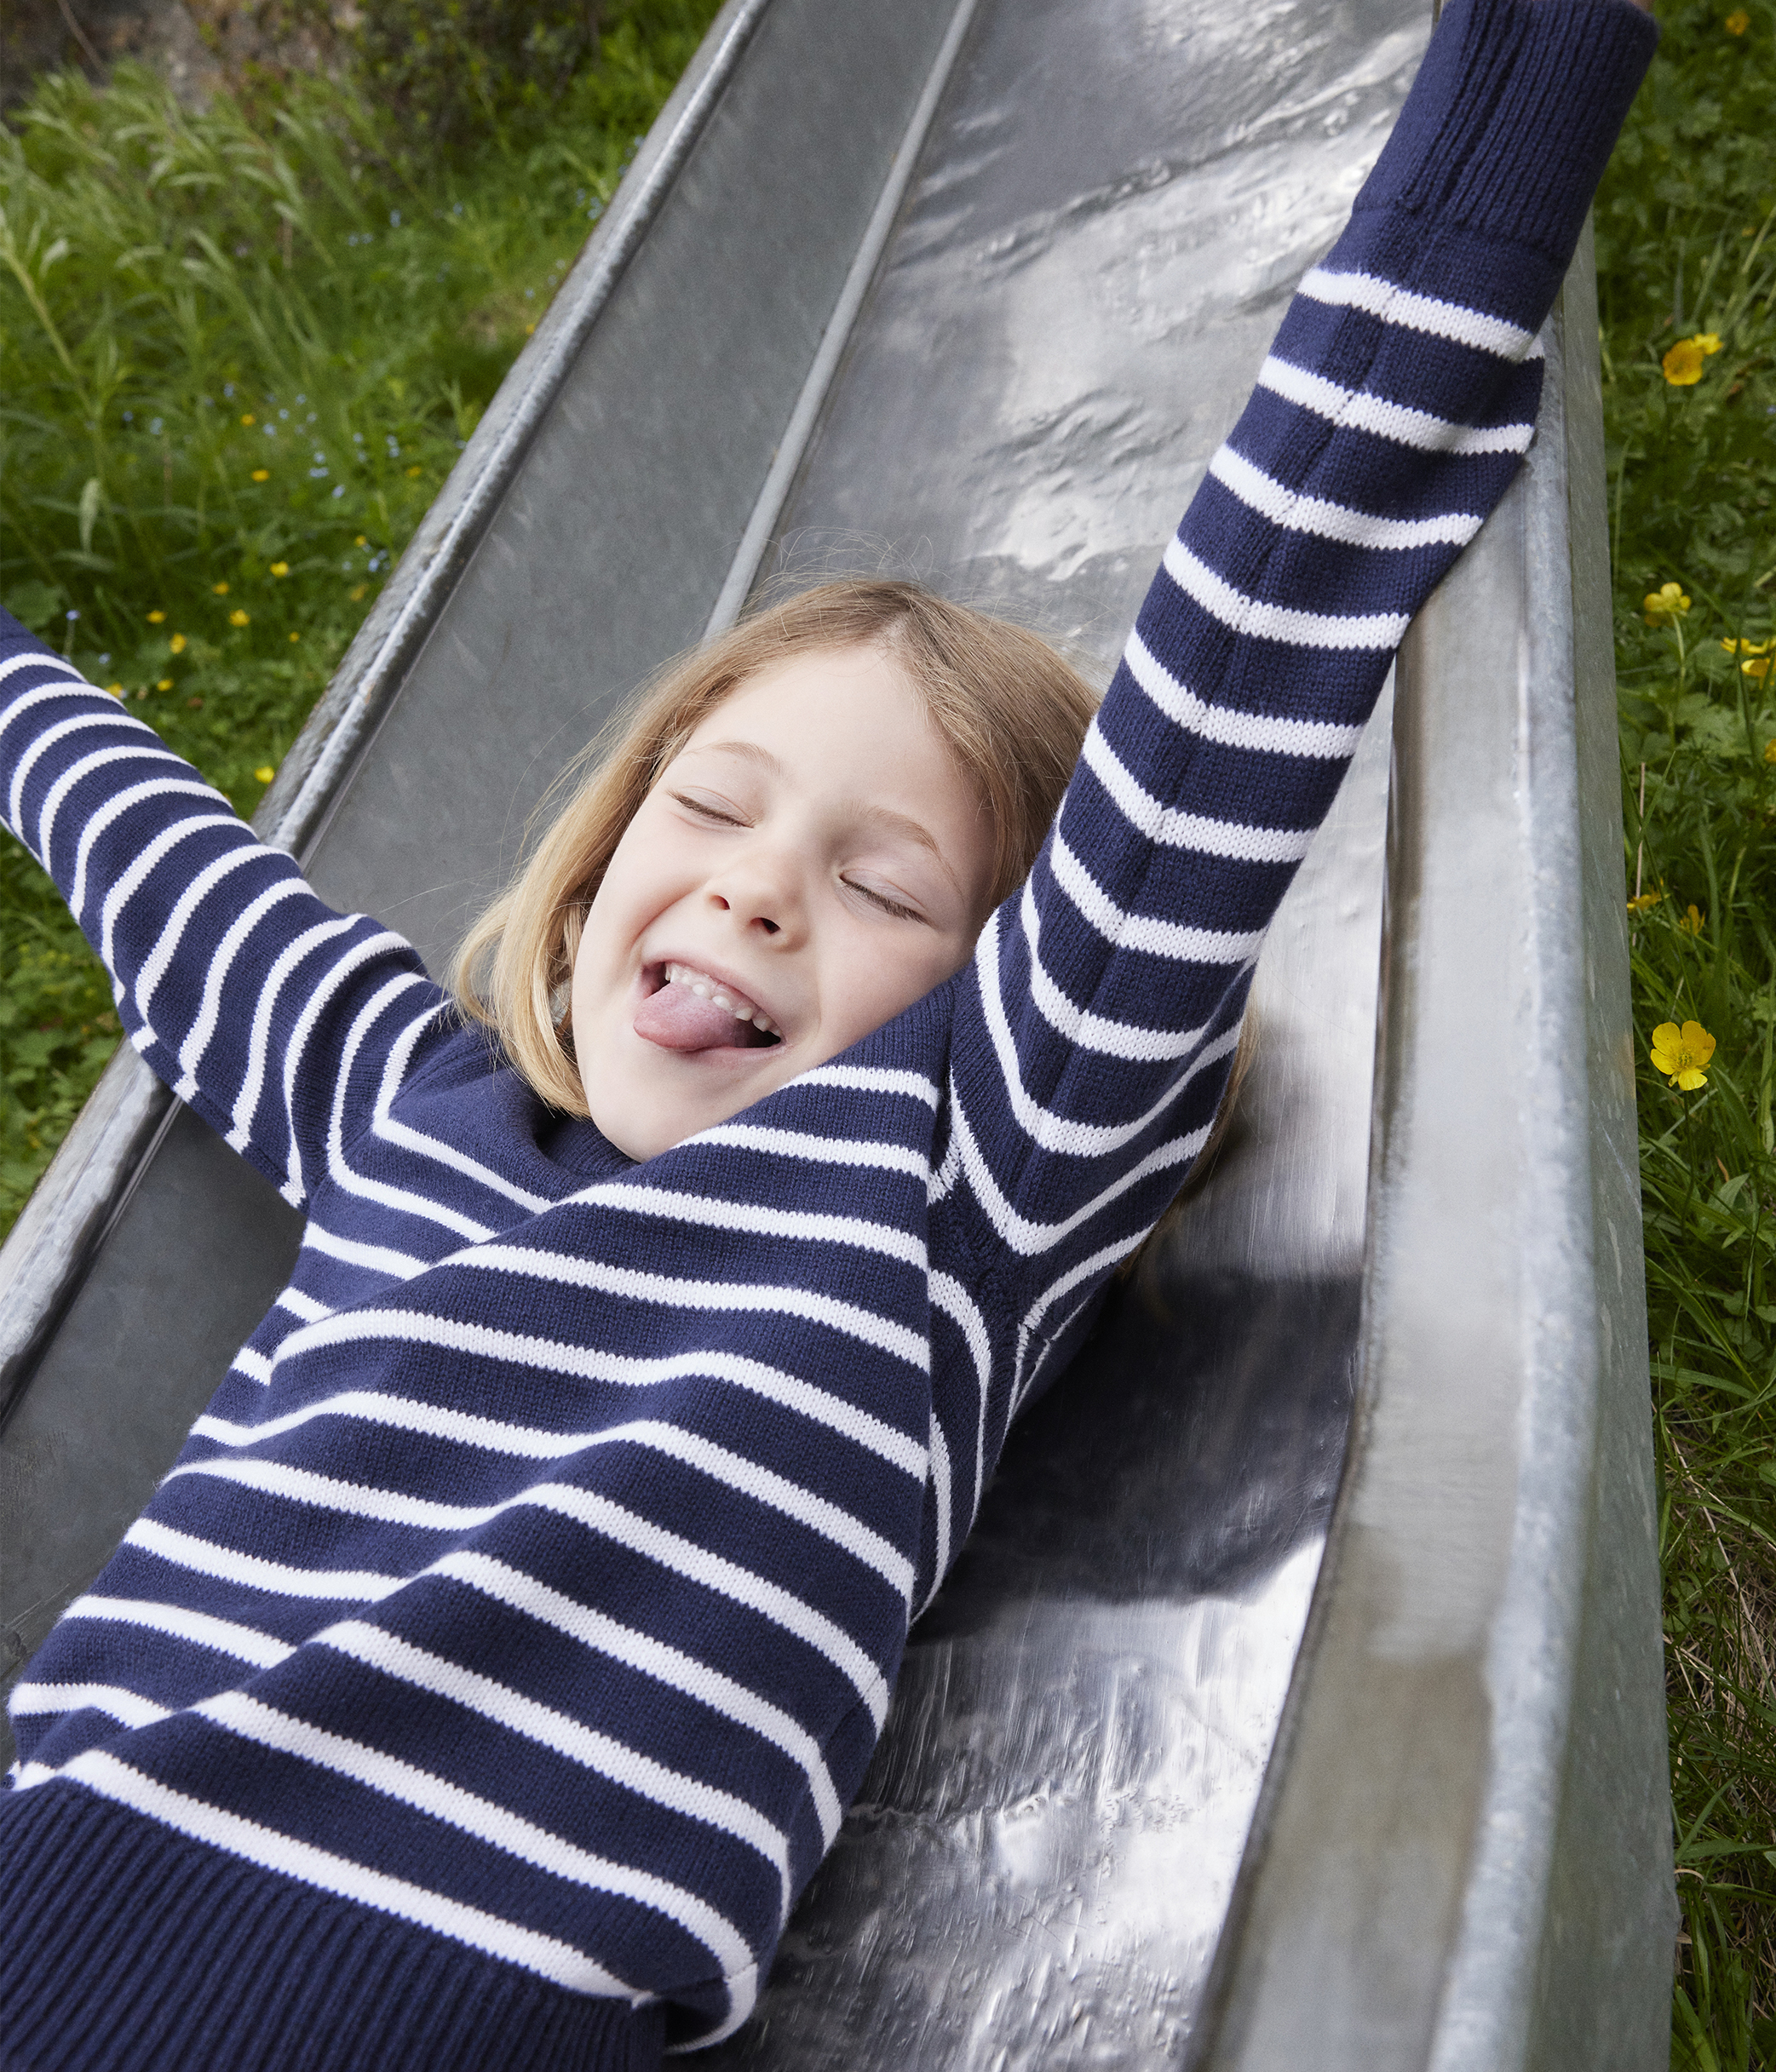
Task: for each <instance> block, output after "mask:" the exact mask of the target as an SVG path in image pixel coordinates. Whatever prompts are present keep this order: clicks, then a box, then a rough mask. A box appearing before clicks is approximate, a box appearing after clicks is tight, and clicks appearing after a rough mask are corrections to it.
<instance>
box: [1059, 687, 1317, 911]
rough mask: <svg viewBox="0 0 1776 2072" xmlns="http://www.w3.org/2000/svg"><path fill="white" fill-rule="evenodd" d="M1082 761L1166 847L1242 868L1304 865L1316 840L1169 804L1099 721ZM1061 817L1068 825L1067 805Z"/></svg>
mask: <svg viewBox="0 0 1776 2072" xmlns="http://www.w3.org/2000/svg"><path fill="white" fill-rule="evenodd" d="M1079 760H1081V761H1082V762H1083V764H1084V765H1085V766H1086V767H1087V769H1089V771H1090V772H1091V773H1092V775H1093V776H1094V777H1095V778H1097V780H1098V782H1099V783H1101V785H1102V786H1103V787H1104V789H1105V790H1106V791H1107V792H1108V793H1109V795H1110V796H1111V797H1112V799H1113V800H1114V801H1116V804H1117V806H1118V810H1119V811H1120V812H1121V813H1122V816H1123V818H1124V819H1125V820H1126V821H1128V822H1129V825H1130V826H1131V827H1132V828H1133V829H1135V833H1136V834H1137V835H1141V837H1142V839H1143V840H1144V841H1151V842H1157V843H1158V844H1159V845H1160V846H1161V847H1164V848H1168V849H1191V850H1194V851H1195V852H1196V853H1197V854H1198V855H1199V856H1225V857H1229V858H1232V859H1233V861H1234V862H1235V863H1239V864H1298V863H1299V862H1300V861H1301V859H1302V857H1304V856H1305V855H1306V854H1307V853H1308V844H1309V843H1310V842H1311V841H1313V829H1312V828H1267V827H1248V826H1246V825H1244V824H1243V823H1242V822H1240V821H1238V820H1210V819H1209V818H1206V817H1205V816H1204V815H1203V814H1201V813H1187V812H1184V811H1183V810H1182V809H1181V807H1179V806H1168V805H1166V804H1165V802H1164V801H1163V800H1161V799H1156V798H1155V797H1154V796H1153V795H1152V792H1150V791H1148V790H1147V789H1146V787H1145V786H1144V785H1142V784H1141V783H1140V781H1139V780H1138V779H1137V778H1135V776H1134V775H1133V774H1132V773H1131V772H1129V770H1128V769H1127V768H1126V767H1125V766H1124V764H1123V763H1122V761H1121V760H1119V759H1118V755H1117V753H1116V750H1115V749H1112V747H1111V745H1110V743H1108V742H1107V741H1106V739H1105V738H1104V736H1103V734H1102V733H1101V732H1100V730H1099V727H1098V723H1097V721H1096V720H1093V721H1092V723H1091V725H1090V726H1089V727H1088V728H1087V729H1086V733H1085V745H1084V747H1083V749H1081V750H1080V752H1079ZM1060 817H1061V820H1062V822H1065V820H1066V802H1065V801H1063V802H1062V806H1061V816H1060ZM1195 933H1200V931H1196V932H1195Z"/></svg>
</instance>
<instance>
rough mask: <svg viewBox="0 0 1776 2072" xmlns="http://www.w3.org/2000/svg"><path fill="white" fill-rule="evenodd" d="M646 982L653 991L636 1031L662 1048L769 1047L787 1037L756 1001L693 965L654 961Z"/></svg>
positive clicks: (641, 1010)
mask: <svg viewBox="0 0 1776 2072" xmlns="http://www.w3.org/2000/svg"><path fill="white" fill-rule="evenodd" d="M643 982H644V984H647V985H648V986H649V987H650V989H651V990H649V992H648V995H647V998H646V999H645V1000H644V1001H643V1002H641V1006H640V1007H639V1008H637V1010H636V1012H635V1034H636V1035H637V1036H641V1037H644V1038H645V1039H646V1040H647V1042H650V1043H658V1045H659V1047H661V1049H663V1050H678V1051H698V1050H764V1049H767V1048H768V1047H770V1046H772V1045H773V1044H777V1043H781V1042H782V1041H783V1032H782V1030H779V1027H778V1026H777V1025H776V1023H775V1022H773V1020H772V1019H771V1018H770V1016H769V1015H768V1014H767V1013H765V1011H764V1009H763V1008H762V1007H760V1006H759V1005H758V1003H757V1002H756V1001H752V1000H749V999H748V998H747V997H746V996H745V995H744V993H742V992H739V991H737V990H735V988H734V987H733V986H731V985H728V984H724V983H723V982H722V981H721V979H712V978H710V975H709V973H707V972H703V971H698V969H697V968H696V967H694V966H693V965H690V964H670V963H669V964H657V965H654V966H653V967H652V968H651V969H650V970H648V971H647V973H644V975H643Z"/></svg>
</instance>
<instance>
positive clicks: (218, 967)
mask: <svg viewBox="0 0 1776 2072" xmlns="http://www.w3.org/2000/svg"><path fill="white" fill-rule="evenodd" d="M303 897H309V898H312V897H313V895H312V894H311V893H309V891H308V887H307V886H306V885H305V884H304V883H303V882H302V879H301V878H299V877H297V876H296V875H295V872H294V866H291V875H290V876H289V877H287V878H285V879H283V880H281V881H279V883H277V884H275V885H268V886H267V887H266V889H265V890H264V891H263V892H262V893H259V894H258V896H257V897H256V898H255V899H254V900H253V901H252V903H251V904H250V905H248V906H244V907H243V908H242V909H241V910H240V912H239V914H238V915H236V916H235V917H234V919H233V921H230V922H229V924H228V932H227V934H226V935H224V936H223V938H222V939H221V942H219V943H218V944H216V950H215V951H214V953H213V954H212V956H211V957H210V969H209V971H208V972H207V973H205V974H204V997H203V999H202V1001H201V1002H199V1003H198V1016H197V1019H196V1020H195V1021H194V1022H193V1024H192V1025H191V1027H190V1028H189V1029H188V1030H187V1031H186V1032H185V1038H184V1041H183V1042H181V1044H180V1046H179V1072H180V1078H179V1083H178V1085H177V1086H176V1087H175V1088H173V1091H174V1093H176V1094H177V1095H178V1097H179V1099H181V1100H182V1101H188V1100H189V1099H191V1098H192V1096H193V1094H194V1093H196V1092H197V1090H198V1078H197V1072H198V1065H200V1064H201V1063H202V1062H203V1059H204V1053H205V1052H206V1051H207V1050H208V1049H209V1048H210V1037H211V1036H214V1035H215V1034H216V1024H217V1022H218V1021H219V1020H220V1019H221V1000H222V988H223V986H224V985H226V984H227V980H228V973H229V972H230V971H231V970H232V969H233V964H234V960H235V957H236V956H238V955H239V950H240V946H241V944H243V943H244V942H245V940H246V938H248V936H250V934H251V933H252V932H253V930H254V929H255V928H256V927H258V925H259V923H260V922H261V921H262V920H263V919H264V917H265V915H267V914H268V913H269V912H270V911H271V910H272V908H273V907H274V906H278V905H279V904H282V903H283V901H285V899H295V898H303Z"/></svg>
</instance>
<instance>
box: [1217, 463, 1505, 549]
mask: <svg viewBox="0 0 1776 2072" xmlns="http://www.w3.org/2000/svg"><path fill="white" fill-rule="evenodd" d="M1209 472H1210V474H1211V475H1213V476H1214V477H1215V479H1216V481H1217V482H1220V483H1222V484H1224V485H1226V487H1227V488H1228V489H1230V490H1232V491H1233V494H1234V495H1235V496H1237V497H1239V501H1240V502H1242V503H1243V504H1244V505H1245V507H1246V508H1247V509H1248V510H1251V511H1256V513H1257V514H1258V515H1259V516H1260V517H1261V518H1267V519H1269V520H1270V522H1271V523H1272V524H1273V525H1280V526H1281V527H1282V528H1283V530H1284V531H1285V532H1308V533H1311V534H1313V537H1315V538H1316V539H1322V540H1336V541H1337V542H1338V543H1339V544H1340V545H1341V546H1343V547H1371V548H1377V549H1380V550H1382V551H1384V552H1404V551H1405V550H1407V549H1410V548H1417V547H1465V546H1466V545H1467V544H1468V542H1469V540H1471V539H1472V538H1473V537H1474V534H1475V533H1476V532H1478V531H1480V526H1481V525H1482V523H1483V522H1484V521H1483V520H1482V519H1480V517H1479V516H1478V515H1477V514H1474V513H1473V512H1470V511H1447V512H1444V513H1442V514H1440V515H1439V516H1438V517H1435V518H1374V517H1371V515H1370V514H1369V513H1368V512H1367V511H1354V510H1352V509H1351V508H1350V507H1349V506H1348V504H1342V503H1329V502H1325V500H1324V499H1323V498H1321V497H1319V496H1303V495H1302V493H1301V491H1298V490H1292V489H1290V488H1288V487H1287V486H1286V485H1285V484H1283V483H1281V482H1279V481H1278V480H1277V479H1275V477H1274V476H1272V475H1267V474H1265V472H1264V470H1263V469H1262V468H1255V467H1254V466H1253V465H1252V463H1251V462H1250V461H1249V460H1247V459H1246V457H1245V456H1244V454H1240V453H1236V452H1234V451H1233V448H1232V447H1231V446H1223V447H1222V448H1221V451H1220V452H1219V453H1217V454H1216V456H1215V458H1214V459H1213V460H1212V461H1210V463H1209Z"/></svg>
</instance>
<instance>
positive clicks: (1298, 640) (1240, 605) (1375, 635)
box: [1164, 537, 1412, 654]
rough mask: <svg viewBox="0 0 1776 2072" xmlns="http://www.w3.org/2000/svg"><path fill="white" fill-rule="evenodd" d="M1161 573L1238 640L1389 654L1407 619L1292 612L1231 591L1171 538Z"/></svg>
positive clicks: (1395, 614)
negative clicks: (1279, 642) (1282, 642)
mask: <svg viewBox="0 0 1776 2072" xmlns="http://www.w3.org/2000/svg"><path fill="white" fill-rule="evenodd" d="M1164 569H1165V572H1166V574H1167V575H1168V576H1170V577H1171V579H1172V581H1173V582H1174V583H1176V584H1177V586H1178V588H1180V589H1181V590H1182V591H1183V593H1184V594H1185V595H1186V596H1187V597H1192V598H1194V599H1195V600H1196V601H1197V603H1198V604H1199V605H1200V606H1202V607H1203V609H1204V611H1207V612H1209V613H1210V615H1211V616H1212V617H1216V618H1218V619H1219V620H1220V621H1221V624H1222V625H1223V626H1228V627H1231V628H1233V631H1234V632H1235V633H1237V634H1239V635H1240V636H1241V638H1242V639H1244V640H1281V641H1285V642H1287V643H1288V644H1290V646H1295V647H1321V648H1325V649H1328V650H1329V651H1332V652H1334V653H1347V652H1349V651H1352V650H1355V649H1361V650H1365V651H1367V650H1371V649H1372V650H1376V651H1380V652H1382V653H1388V654H1391V653H1392V652H1393V651H1394V649H1395V648H1396V647H1398V646H1400V642H1401V640H1404V639H1405V631H1406V628H1407V627H1408V626H1410V625H1411V623H1412V618H1411V613H1410V612H1406V611H1365V612H1359V613H1356V614H1354V615H1349V616H1347V615H1343V614H1341V613H1336V612H1331V611H1296V610H1295V609H1294V608H1293V607H1292V606H1287V605H1267V604H1263V603H1261V601H1260V600H1258V599H1257V598H1256V597H1248V596H1247V595H1246V594H1245V593H1244V590H1236V589H1235V588H1233V584H1232V583H1229V582H1227V580H1226V578H1225V577H1221V576H1218V575H1217V574H1216V572H1215V571H1214V570H1213V569H1212V568H1210V566H1209V565H1208V563H1207V562H1206V561H1204V560H1199V559H1198V556H1197V555H1195V554H1193V553H1192V552H1191V551H1190V549H1189V548H1187V546H1186V545H1185V544H1184V542H1183V541H1182V540H1181V539H1178V538H1176V537H1174V538H1173V539H1172V540H1171V541H1170V542H1168V544H1167V547H1166V549H1165V557H1164Z"/></svg>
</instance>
